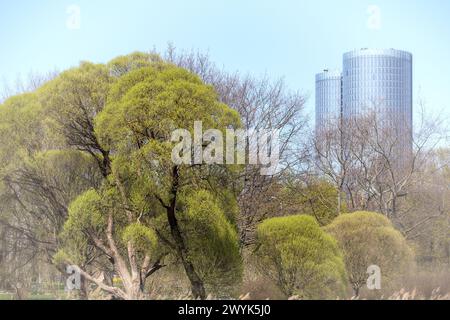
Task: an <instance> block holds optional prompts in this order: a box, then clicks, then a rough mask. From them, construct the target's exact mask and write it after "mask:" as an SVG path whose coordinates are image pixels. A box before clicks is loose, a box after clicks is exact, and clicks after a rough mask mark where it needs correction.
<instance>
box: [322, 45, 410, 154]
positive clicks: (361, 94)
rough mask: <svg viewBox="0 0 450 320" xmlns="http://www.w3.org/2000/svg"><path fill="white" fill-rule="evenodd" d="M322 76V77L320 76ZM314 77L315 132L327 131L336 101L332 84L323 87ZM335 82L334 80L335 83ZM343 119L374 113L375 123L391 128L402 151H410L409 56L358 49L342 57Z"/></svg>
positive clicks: (393, 52) (392, 51) (382, 50)
mask: <svg viewBox="0 0 450 320" xmlns="http://www.w3.org/2000/svg"><path fill="white" fill-rule="evenodd" d="M321 75H322V76H321ZM321 78H325V79H326V78H327V77H326V76H323V74H319V75H317V76H316V132H320V131H321V130H323V129H324V128H327V124H326V121H325V122H324V121H323V119H325V118H327V117H328V114H329V110H330V109H328V108H327V106H333V105H334V104H335V101H336V89H335V88H334V86H333V85H330V86H328V85H327V86H325V88H324V87H323V84H322V82H321V81H317V79H321ZM335 83H337V81H336V82H335ZM341 85H342V91H341V94H342V96H341V101H342V103H341V108H342V117H343V119H356V118H358V117H361V116H364V115H367V114H374V115H376V118H377V120H379V123H381V124H383V125H384V126H387V127H389V128H393V129H395V131H396V132H397V135H398V136H399V137H400V140H401V141H400V145H401V146H402V149H404V150H411V148H412V55H411V54H410V53H408V52H405V51H400V50H394V49H360V50H355V51H351V52H347V53H345V54H344V56H343V69H342V78H341Z"/></svg>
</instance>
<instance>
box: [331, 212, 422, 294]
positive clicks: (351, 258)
mask: <svg viewBox="0 0 450 320" xmlns="http://www.w3.org/2000/svg"><path fill="white" fill-rule="evenodd" d="M325 230H326V231H327V232H329V233H330V234H331V235H333V236H334V237H335V238H336V239H337V241H338V243H339V246H340V248H341V250H342V252H343V253H344V258H345V265H346V268H347V272H348V279H349V283H350V284H351V286H352V288H353V291H354V295H355V296H359V291H360V288H361V287H362V286H363V285H364V284H366V282H367V278H368V275H367V269H368V268H369V267H370V266H371V265H377V266H379V267H380V268H381V274H382V279H384V280H383V281H384V283H388V280H392V279H393V278H395V276H397V275H399V274H401V273H402V272H403V271H405V270H406V268H407V267H408V266H409V265H410V264H411V262H412V257H413V253H412V250H411V249H410V248H409V246H408V244H407V242H406V240H405V238H404V237H403V236H402V234H401V233H400V232H399V231H397V230H395V229H394V227H393V226H392V223H391V222H390V221H389V219H388V218H386V217H385V216H383V215H382V214H379V213H375V212H366V211H358V212H353V213H346V214H342V215H340V216H339V217H337V218H336V219H335V220H334V221H333V222H332V223H331V224H330V225H328V226H326V227H325Z"/></svg>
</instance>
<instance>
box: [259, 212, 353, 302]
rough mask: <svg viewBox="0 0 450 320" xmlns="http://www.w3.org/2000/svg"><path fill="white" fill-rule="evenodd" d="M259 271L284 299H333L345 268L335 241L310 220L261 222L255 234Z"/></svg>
mask: <svg viewBox="0 0 450 320" xmlns="http://www.w3.org/2000/svg"><path fill="white" fill-rule="evenodd" d="M257 237H258V248H257V250H256V255H257V258H258V265H259V266H260V269H261V271H262V272H263V273H264V274H266V275H267V276H268V277H270V278H272V279H273V280H274V281H275V282H276V283H277V284H278V286H279V288H280V290H281V291H282V292H283V293H284V294H285V295H286V296H293V295H297V296H299V297H301V298H305V299H318V298H319V299H320V298H322V299H326V298H336V297H337V296H339V295H341V294H343V293H344V290H345V281H346V280H345V279H346V273H345V267H344V262H343V257H342V255H341V253H340V251H339V248H338V245H337V243H336V241H335V240H334V239H333V238H332V237H331V236H330V235H328V234H326V233H325V232H324V231H323V230H322V229H321V228H320V226H319V224H318V223H317V222H316V221H315V219H314V218H313V217H311V216H306V215H297V216H288V217H280V218H272V219H268V220H265V221H263V222H262V223H261V224H260V225H259V226H258V230H257Z"/></svg>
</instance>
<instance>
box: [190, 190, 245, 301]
mask: <svg viewBox="0 0 450 320" xmlns="http://www.w3.org/2000/svg"><path fill="white" fill-rule="evenodd" d="M182 220H183V221H182V228H183V230H184V233H185V237H186V239H187V241H188V254H189V259H190V260H191V261H192V262H193V264H194V266H195V267H196V270H197V271H198V272H199V274H200V277H201V278H202V280H203V281H205V283H206V285H207V286H208V287H209V288H210V290H211V291H213V292H216V293H222V294H224V293H226V292H229V291H232V290H233V289H234V286H235V285H236V284H238V283H239V282H240V280H241V276H242V260H241V256H240V252H239V242H238V235H237V232H236V229H235V228H234V227H233V225H232V224H231V223H230V221H229V220H228V219H227V217H226V215H225V214H224V212H223V209H222V208H221V207H220V203H219V202H218V201H217V199H215V198H214V197H213V196H212V195H211V193H209V192H208V191H206V190H199V191H196V192H193V193H190V194H189V195H188V196H187V199H186V211H185V214H184V215H183V216H182Z"/></svg>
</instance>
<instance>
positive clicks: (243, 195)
mask: <svg viewBox="0 0 450 320" xmlns="http://www.w3.org/2000/svg"><path fill="white" fill-rule="evenodd" d="M164 58H165V60H167V61H169V62H172V63H174V64H176V65H177V66H179V67H182V68H185V69H187V70H190V71H191V72H193V73H195V74H197V75H198V76H199V77H200V78H201V79H202V80H203V81H204V82H205V83H207V84H210V85H212V86H213V87H214V88H215V90H216V91H217V94H218V98H219V100H220V101H221V102H222V103H225V104H226V105H228V106H230V107H231V108H233V109H234V110H236V111H237V112H238V113H239V115H240V118H241V122H242V126H243V127H244V128H245V129H255V130H264V129H265V130H280V135H279V146H280V150H279V155H280V159H279V166H278V168H277V169H278V171H277V172H276V173H274V174H273V175H261V174H260V169H261V165H260V164H258V165H246V166H245V168H244V169H243V170H242V171H241V173H240V175H239V176H238V177H237V178H236V179H235V180H234V181H232V183H233V184H234V185H235V186H236V187H235V188H236V189H239V190H240V193H239V196H238V204H239V209H240V212H239V215H238V217H237V223H238V227H239V241H240V245H241V249H243V248H245V247H248V246H251V245H253V244H254V243H255V233H256V227H257V225H258V224H259V223H260V222H261V221H263V220H264V219H266V218H267V217H268V216H270V213H269V212H268V208H270V207H271V205H272V204H273V199H272V196H271V193H272V191H273V189H274V188H277V185H278V184H279V183H280V181H281V180H282V179H283V174H284V173H285V172H288V171H290V170H293V169H294V168H295V170H296V171H297V172H303V170H304V169H305V168H303V167H302V166H301V163H302V162H303V161H304V157H305V156H306V154H307V153H308V151H307V150H306V149H305V148H304V147H305V141H303V139H302V138H303V137H304V136H306V135H305V132H306V128H307V120H308V119H307V117H306V116H305V115H304V112H303V111H304V106H305V102H306V96H305V95H304V94H303V93H301V92H299V91H293V90H290V89H289V88H288V87H287V85H286V83H285V82H284V81H283V79H278V80H272V79H270V77H269V76H267V75H265V76H263V77H260V78H257V77H254V76H252V75H242V74H239V72H227V71H224V70H221V69H219V68H218V67H217V66H216V65H215V64H214V63H213V62H212V61H211V59H210V58H209V57H208V55H206V54H202V53H200V52H193V51H192V52H181V53H180V52H177V50H176V49H175V47H173V46H172V45H169V47H168V48H167V50H166V52H165V53H164ZM250 152H252V151H250ZM272 212H273V211H272Z"/></svg>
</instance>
